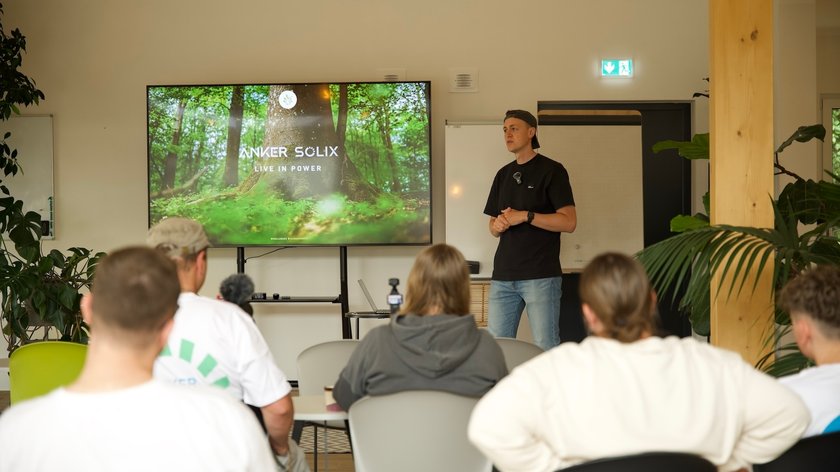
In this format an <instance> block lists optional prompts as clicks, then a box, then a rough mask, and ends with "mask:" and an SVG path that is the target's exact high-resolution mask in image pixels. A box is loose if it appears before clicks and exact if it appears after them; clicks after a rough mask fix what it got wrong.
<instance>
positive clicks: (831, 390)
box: [779, 266, 840, 436]
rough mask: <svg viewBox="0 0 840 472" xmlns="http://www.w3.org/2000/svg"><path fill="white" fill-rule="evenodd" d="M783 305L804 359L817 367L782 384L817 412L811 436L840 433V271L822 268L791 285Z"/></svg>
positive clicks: (784, 293)
mask: <svg viewBox="0 0 840 472" xmlns="http://www.w3.org/2000/svg"><path fill="white" fill-rule="evenodd" d="M779 305H780V306H781V307H782V308H783V309H784V310H786V311H788V312H789V313H790V319H791V322H792V324H793V335H794V338H795V339H796V344H797V345H798V346H799V349H800V350H801V351H802V354H804V355H805V356H806V357H808V358H809V359H811V360H812V361H814V362H815V363H816V364H817V366H816V367H812V368H810V369H805V370H803V371H802V372H800V373H798V374H796V375H791V376H788V377H783V378H782V379H780V381H781V382H782V383H783V384H784V385H786V386H787V387H789V388H791V389H792V390H793V391H794V392H796V393H797V394H799V396H800V397H802V400H803V401H804V402H805V405H806V406H807V407H808V409H809V410H810V411H811V424H809V425H808V429H806V430H805V436H814V435H817V434H823V433H830V432H834V431H840V268H838V267H836V266H817V267H815V268H813V269H811V270H809V271H807V272H805V273H803V274H802V275H800V276H798V277H796V278H795V279H793V280H791V281H790V282H788V284H787V285H785V288H784V289H782V293H781V294H780V295H779Z"/></svg>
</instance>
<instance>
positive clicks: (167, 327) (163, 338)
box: [157, 316, 175, 350]
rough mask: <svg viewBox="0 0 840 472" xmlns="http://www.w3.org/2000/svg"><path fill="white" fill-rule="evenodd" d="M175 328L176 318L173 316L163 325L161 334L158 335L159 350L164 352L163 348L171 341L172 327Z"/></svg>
mask: <svg viewBox="0 0 840 472" xmlns="http://www.w3.org/2000/svg"><path fill="white" fill-rule="evenodd" d="M173 326H175V317H174V316H172V317H170V318H169V319H168V320H166V323H164V324H163V327H162V328H161V329H160V332H159V333H158V339H157V342H158V348H159V350H162V349H163V347H164V346H166V343H167V342H168V341H169V334H170V333H172V327H173Z"/></svg>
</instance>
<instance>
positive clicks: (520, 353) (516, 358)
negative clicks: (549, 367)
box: [496, 338, 544, 372]
mask: <svg viewBox="0 0 840 472" xmlns="http://www.w3.org/2000/svg"><path fill="white" fill-rule="evenodd" d="M496 342H497V343H499V347H500V348H502V354H503V355H504V356H505V364H507V369H508V372H510V371H512V370H513V368H514V367H516V366H518V365H519V364H522V363H524V362H526V361H528V360H530V359H531V358H533V357H536V356H538V355H540V354H542V353H543V352H544V351H543V350H542V348H541V347H539V346H537V345H536V344H531V343H529V342H528V341H523V340H521V339H515V338H496Z"/></svg>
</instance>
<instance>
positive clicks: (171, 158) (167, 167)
mask: <svg viewBox="0 0 840 472" xmlns="http://www.w3.org/2000/svg"><path fill="white" fill-rule="evenodd" d="M186 107H187V100H186V99H185V98H182V99H180V100H178V108H177V112H176V114H175V127H174V128H175V132H174V133H173V134H172V146H171V147H172V150H170V151H169V152H168V153H166V159H165V160H164V168H163V179H162V180H161V190H164V189H168V188H173V187H175V175H176V174H177V171H178V154H177V153H176V152H175V149H177V148H178V146H179V145H180V144H181V132H182V130H183V127H184V109H185V108H186Z"/></svg>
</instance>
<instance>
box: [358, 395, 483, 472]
mask: <svg viewBox="0 0 840 472" xmlns="http://www.w3.org/2000/svg"><path fill="white" fill-rule="evenodd" d="M477 401H478V399H477V398H470V397H463V396H460V395H455V394H452V393H447V392H438V391H430V390H412V391H405V392H399V393H394V394H391V395H382V396H376V397H365V398H362V399H361V400H359V401H357V402H356V403H354V404H353V406H351V407H350V411H349V416H350V431H351V432H352V437H351V440H352V443H353V462H354V465H355V470H356V472H393V471H395V470H399V471H400V472H428V471H430V470H434V471H437V472H446V471H452V472H473V471H475V472H489V471H490V469H491V467H492V464H491V463H490V460H489V459H487V458H486V457H484V455H482V454H481V452H479V451H478V449H476V448H475V447H474V446H473V445H472V443H470V442H469V440H468V439H467V423H468V422H469V419H470V414H471V413H472V410H473V407H474V406H475V404H476V402H477Z"/></svg>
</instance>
